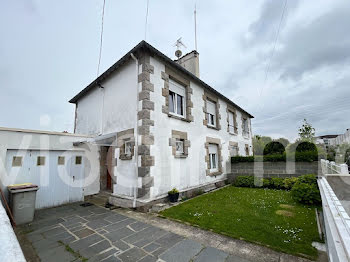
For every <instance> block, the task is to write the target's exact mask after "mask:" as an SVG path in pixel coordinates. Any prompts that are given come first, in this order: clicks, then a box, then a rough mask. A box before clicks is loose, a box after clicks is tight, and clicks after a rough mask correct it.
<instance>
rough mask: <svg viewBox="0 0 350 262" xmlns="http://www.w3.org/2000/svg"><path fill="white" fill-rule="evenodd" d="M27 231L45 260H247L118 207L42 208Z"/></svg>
mask: <svg viewBox="0 0 350 262" xmlns="http://www.w3.org/2000/svg"><path fill="white" fill-rule="evenodd" d="M26 229H28V230H31V232H30V233H28V234H27V235H26V237H27V239H28V241H30V242H31V243H32V246H33V248H34V249H35V251H36V253H37V255H38V257H39V258H40V259H41V261H54V262H55V261H58V262H60V261H74V262H78V261H104V262H112V261H116V262H136V261H138V262H171V261H174V262H175V261H176V262H188V261H198V262H206V261H210V262H215V261H218V262H220V261H227V262H228V261H231V262H248V261H246V260H239V259H240V258H239V257H233V256H229V254H227V253H225V252H223V251H220V250H218V249H215V248H211V247H206V246H204V245H202V244H200V243H199V242H197V241H193V240H189V239H186V238H184V237H183V236H180V235H177V234H175V233H172V232H169V231H167V230H164V229H161V228H159V227H157V226H154V225H150V224H147V223H145V222H141V221H139V220H137V219H133V218H130V217H127V216H125V215H123V214H120V213H118V210H113V211H111V210H108V209H106V208H102V207H98V206H87V207H82V206H80V205H79V203H77V204H70V205H67V206H62V207H58V208H50V209H46V210H39V211H37V212H36V215H35V220H34V222H33V223H31V224H29V225H27V226H26ZM237 259H238V260H237Z"/></svg>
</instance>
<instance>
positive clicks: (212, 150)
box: [209, 144, 219, 173]
mask: <svg viewBox="0 0 350 262" xmlns="http://www.w3.org/2000/svg"><path fill="white" fill-rule="evenodd" d="M218 152H219V146H218V145H217V144H209V171H210V173H213V172H218V171H219V161H218V160H219V159H218V158H219V154H218Z"/></svg>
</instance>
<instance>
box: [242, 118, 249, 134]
mask: <svg viewBox="0 0 350 262" xmlns="http://www.w3.org/2000/svg"><path fill="white" fill-rule="evenodd" d="M243 135H244V136H249V127H248V119H247V118H243Z"/></svg>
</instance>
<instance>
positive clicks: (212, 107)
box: [207, 101, 216, 116]
mask: <svg viewBox="0 0 350 262" xmlns="http://www.w3.org/2000/svg"><path fill="white" fill-rule="evenodd" d="M207 113H209V114H212V115H214V116H215V115H216V105H215V103H213V102H211V101H207Z"/></svg>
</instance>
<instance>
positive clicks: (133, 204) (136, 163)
mask: <svg viewBox="0 0 350 262" xmlns="http://www.w3.org/2000/svg"><path fill="white" fill-rule="evenodd" d="M130 56H131V58H132V59H134V61H135V68H136V125H135V140H136V141H135V146H134V151H135V174H136V185H135V186H134V200H133V203H132V207H133V208H135V207H136V198H137V185H138V177H139V165H138V160H139V155H138V147H139V130H138V117H137V115H138V112H139V83H138V80H137V79H138V76H139V60H138V59H137V58H136V57H135V56H134V54H133V53H130Z"/></svg>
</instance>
